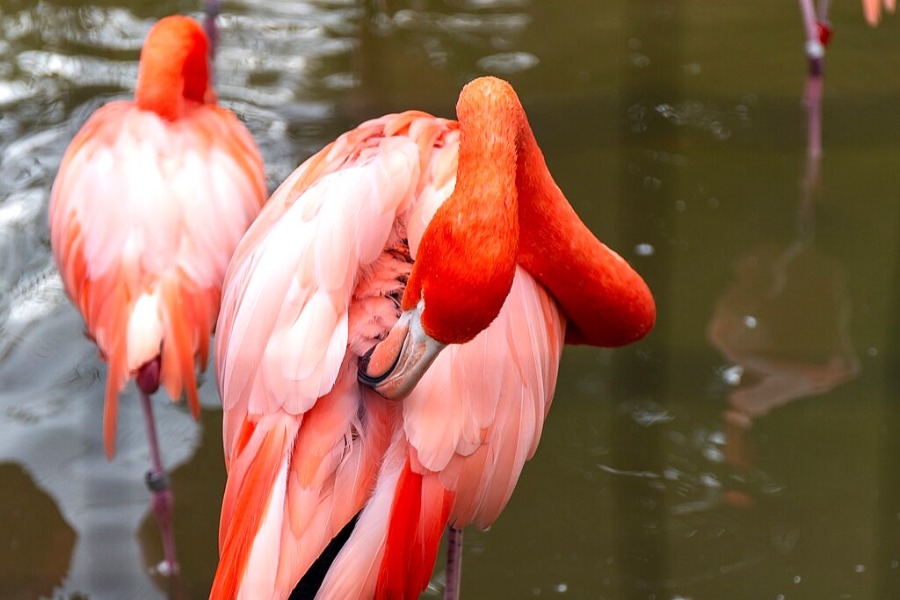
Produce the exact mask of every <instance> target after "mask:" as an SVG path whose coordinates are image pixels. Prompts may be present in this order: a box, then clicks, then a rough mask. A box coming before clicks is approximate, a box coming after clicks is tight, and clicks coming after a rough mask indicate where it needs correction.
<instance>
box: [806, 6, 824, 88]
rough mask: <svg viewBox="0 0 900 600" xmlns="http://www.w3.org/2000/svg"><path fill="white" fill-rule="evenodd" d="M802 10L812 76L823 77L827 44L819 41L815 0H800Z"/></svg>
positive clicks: (807, 55)
mask: <svg viewBox="0 0 900 600" xmlns="http://www.w3.org/2000/svg"><path fill="white" fill-rule="evenodd" d="M800 12H801V13H802V16H803V28H804V29H805V31H806V58H807V60H808V61H809V74H810V76H811V77H821V76H822V75H823V74H824V72H825V46H823V45H822V42H821V41H819V29H818V27H817V26H816V23H817V21H816V10H815V7H814V6H813V0H800Z"/></svg>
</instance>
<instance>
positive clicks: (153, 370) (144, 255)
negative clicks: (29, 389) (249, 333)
mask: <svg viewBox="0 0 900 600" xmlns="http://www.w3.org/2000/svg"><path fill="white" fill-rule="evenodd" d="M207 48H208V42H207V38H206V35H205V34H204V32H203V29H202V28H201V27H200V25H199V24H198V23H196V22H195V21H194V20H192V19H189V18H187V17H181V16H173V17H167V18H165V19H162V20H161V21H159V22H158V23H157V24H156V25H155V26H154V27H153V28H152V29H151V30H150V32H149V34H148V36H147V40H146V42H145V44H144V48H143V50H142V52H141V59H140V67H139V71H138V81H137V89H136V92H135V100H134V101H133V102H130V101H119V102H111V103H109V104H107V105H105V106H103V107H102V108H100V109H99V110H97V111H96V112H95V113H94V114H93V115H92V116H91V118H90V119H89V120H88V121H87V123H85V125H84V127H82V129H81V131H79V132H78V134H77V135H76V136H75V138H74V139H73V140H72V143H71V144H70V145H69V147H68V149H67V150H66V152H65V155H64V156H63V159H62V163H61V165H60V168H59V173H58V174H57V176H56V180H55V181H54V183H53V190H52V192H51V198H50V219H49V220H50V238H51V239H50V241H51V245H52V247H53V254H54V258H55V259H56V263H57V265H58V267H59V270H60V272H61V274H62V277H63V280H64V282H65V287H66V291H67V292H68V294H69V296H70V298H71V299H72V302H73V303H74V304H75V306H76V307H77V308H78V309H79V310H80V311H81V314H82V316H83V317H84V319H85V321H86V325H87V331H88V334H89V335H90V337H91V338H92V339H93V340H94V341H95V342H96V344H97V346H98V347H99V349H100V353H101V355H102V357H103V358H104V359H105V360H106V361H107V363H108V369H107V384H106V400H105V408H104V414H103V428H104V440H105V445H106V454H107V457H108V458H109V459H112V457H113V455H114V453H115V439H116V411H117V406H118V393H119V391H120V390H121V389H122V388H123V387H124V386H125V384H126V383H127V381H128V380H129V379H130V378H132V377H133V378H134V379H135V381H136V383H137V386H138V388H139V390H140V392H141V397H142V404H143V407H144V412H145V417H146V423H147V432H148V437H149V443H150V452H151V460H152V469H151V470H150V472H149V473H148V474H147V483H148V486H149V487H150V489H151V490H152V491H153V506H154V511H155V513H156V516H157V519H158V521H159V525H160V529H161V531H162V535H163V543H164V548H165V556H166V563H167V564H168V566H169V568H170V569H172V570H174V569H176V568H177V563H176V562H175V547H174V538H173V536H172V523H171V513H172V496H171V491H170V490H169V488H168V482H167V478H166V475H165V471H164V470H163V466H162V460H161V458H160V453H159V448H158V444H157V440H156V431H155V425H154V421H153V415H152V406H151V402H150V395H151V394H153V393H154V392H155V391H156V390H157V389H158V388H159V386H160V385H162V386H163V387H164V388H165V389H166V391H167V392H168V394H169V396H170V397H171V398H173V399H179V398H180V397H181V395H182V393H183V394H185V395H186V396H187V400H188V404H189V405H190V407H191V411H192V412H193V414H194V416H195V417H196V416H197V415H198V413H199V403H198V399H197V380H196V374H195V370H196V369H197V368H199V369H200V370H203V369H204V368H205V366H206V362H207V354H208V351H209V338H210V334H211V333H212V328H213V325H214V324H215V319H216V316H217V315H218V310H219V299H220V295H221V286H222V279H223V278H224V276H225V268H226V266H227V264H228V260H229V258H230V257H231V253H232V252H233V250H234V248H235V246H236V245H237V242H238V240H239V239H240V237H241V235H242V234H243V233H244V231H246V229H247V227H248V226H249V225H250V222H251V221H252V219H253V218H254V217H255V216H256V214H257V213H258V212H259V209H260V207H261V205H262V203H263V202H264V200H265V194H266V188H265V179H264V173H263V166H262V160H261V159H260V156H259V152H258V150H257V148H256V145H255V144H254V142H253V139H252V138H251V136H250V133H249V132H248V131H247V129H246V128H245V127H244V126H243V125H242V124H241V123H240V122H239V121H238V119H237V118H236V117H235V116H234V115H233V114H232V113H231V112H230V111H228V110H226V109H224V108H221V107H219V106H217V105H216V99H215V93H214V91H213V89H212V87H211V86H210V84H209V77H208V62H207V60H208V59H207Z"/></svg>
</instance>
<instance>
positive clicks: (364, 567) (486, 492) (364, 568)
mask: <svg viewBox="0 0 900 600" xmlns="http://www.w3.org/2000/svg"><path fill="white" fill-rule="evenodd" d="M564 335H565V319H564V317H563V316H562V315H561V312H560V310H559V308H558V306H557V304H556V302H555V301H554V300H553V299H552V298H551V297H550V295H549V294H548V293H547V291H546V290H545V289H544V288H543V287H542V286H540V284H538V283H537V282H536V281H535V280H534V279H533V278H532V277H531V276H530V275H529V274H528V273H527V272H526V271H525V270H523V269H521V268H519V269H517V272H516V275H515V279H514V282H513V287H512V290H511V292H510V295H509V297H508V298H507V301H506V303H505V304H504V306H503V308H502V309H501V311H500V314H499V316H498V317H497V319H496V320H495V321H494V322H493V323H492V324H491V325H490V326H489V327H488V328H487V329H485V330H484V331H482V332H481V333H480V334H479V335H478V336H477V337H476V338H475V339H473V340H472V341H471V342H469V343H466V344H462V345H452V346H448V347H447V348H446V349H445V350H444V351H443V352H442V353H441V354H440V355H438V357H437V359H435V362H434V363H433V364H432V366H431V367H430V368H429V370H428V371H427V373H426V374H425V375H424V376H423V377H422V379H421V380H420V381H419V383H418V385H417V386H416V388H415V389H414V390H413V392H412V393H411V394H410V395H409V396H407V397H406V398H405V399H404V400H403V419H402V423H401V424H400V427H401V428H402V431H400V432H397V435H395V436H394V438H393V440H392V442H391V445H390V447H389V448H388V449H387V451H386V452H385V455H384V459H383V461H382V464H381V468H380V470H379V473H378V480H377V485H376V487H375V489H374V491H373V493H372V497H371V498H370V499H369V501H368V503H367V504H366V506H365V509H364V510H363V511H362V513H361V514H360V516H359V520H358V521H357V523H356V527H355V530H354V532H353V535H351V536H350V538H349V540H348V541H347V543H346V544H345V546H344V547H343V549H342V550H341V552H340V553H339V554H338V556H337V558H336V560H335V561H334V563H333V565H332V567H331V569H330V570H329V572H328V575H327V576H326V578H325V580H324V582H323V585H322V589H321V590H320V592H319V596H318V598H327V599H338V598H369V597H397V598H418V596H419V593H420V592H421V591H422V590H423V589H424V588H425V587H426V586H427V584H428V581H429V578H430V576H431V573H432V570H433V568H434V562H435V559H436V557H437V550H438V546H439V543H440V539H441V536H442V534H443V531H444V528H445V527H446V525H447V524H448V523H450V524H452V525H454V526H455V527H459V528H462V527H464V526H465V525H467V524H469V523H474V524H476V525H477V526H479V527H482V528H484V527H487V526H489V525H490V524H491V523H492V522H493V521H494V520H495V519H496V518H497V516H498V515H499V514H500V512H501V511H502V510H503V508H504V506H505V505H506V503H507V501H508V500H509V498H510V496H511V494H512V491H513V489H514V488H515V485H516V483H517V482H518V478H519V475H520V474H521V471H522V468H523V466H524V464H525V462H526V461H527V460H528V459H530V458H531V457H532V456H533V454H534V451H535V450H536V448H537V445H538V442H539V440H540V435H541V431H542V428H543V423H544V420H545V418H546V416H547V412H548V410H549V408H550V402H551V400H552V397H553V391H554V388H555V386H556V376H557V371H558V366H559V357H560V354H561V352H562V346H563V337H564ZM348 574H354V575H353V576H348Z"/></svg>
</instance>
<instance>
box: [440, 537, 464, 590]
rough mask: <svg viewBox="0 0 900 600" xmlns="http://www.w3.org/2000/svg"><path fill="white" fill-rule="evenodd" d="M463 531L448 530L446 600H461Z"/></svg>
mask: <svg viewBox="0 0 900 600" xmlns="http://www.w3.org/2000/svg"><path fill="white" fill-rule="evenodd" d="M462 548H463V532H462V529H456V528H455V527H448V528H447V583H446V585H445V586H444V600H459V589H460V582H461V581H462Z"/></svg>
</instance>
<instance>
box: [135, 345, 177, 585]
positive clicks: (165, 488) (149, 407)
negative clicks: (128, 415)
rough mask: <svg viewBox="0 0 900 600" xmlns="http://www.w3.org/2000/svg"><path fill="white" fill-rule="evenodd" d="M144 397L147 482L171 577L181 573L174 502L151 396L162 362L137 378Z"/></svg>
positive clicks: (149, 365)
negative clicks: (160, 447) (148, 458)
mask: <svg viewBox="0 0 900 600" xmlns="http://www.w3.org/2000/svg"><path fill="white" fill-rule="evenodd" d="M136 383H137V387H138V391H139V392H140V395H141V408H143V409H144V423H145V425H146V426H147V441H148V443H149V446H150V463H151V465H150V470H149V471H147V475H146V477H145V481H146V482H147V487H148V488H150V491H151V492H152V493H153V499H152V501H151V503H152V506H153V513H154V514H155V515H156V522H157V524H158V525H159V532H160V534H161V535H162V543H163V553H164V555H165V559H166V566H167V567H168V569H169V573H168V574H169V575H175V574H177V573H178V561H177V560H176V559H175V531H174V528H173V520H172V516H173V514H174V507H175V500H174V498H173V497H172V490H171V489H170V488H169V476H168V475H167V474H166V471H165V469H163V465H162V458H161V456H160V452H159V441H158V440H157V437H156V421H155V420H154V419H153V403H152V400H151V399H150V394H152V393H153V392H155V391H156V390H157V389H158V388H159V360H154V361H151V362H149V363H147V364H146V365H144V366H143V367H141V369H140V371H139V372H138V376H137V378H136Z"/></svg>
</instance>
